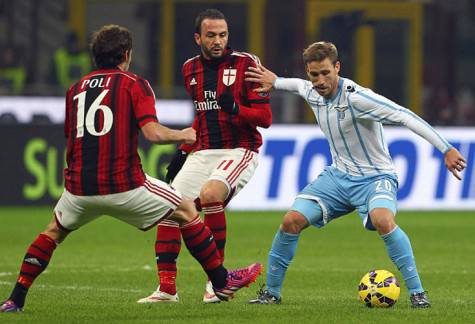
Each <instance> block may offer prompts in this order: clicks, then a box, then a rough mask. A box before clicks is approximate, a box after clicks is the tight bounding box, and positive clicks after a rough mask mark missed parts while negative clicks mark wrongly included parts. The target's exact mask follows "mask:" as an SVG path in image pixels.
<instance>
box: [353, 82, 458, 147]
mask: <svg viewBox="0 0 475 324" xmlns="http://www.w3.org/2000/svg"><path fill="white" fill-rule="evenodd" d="M348 103H349V105H350V107H351V108H352V109H353V110H354V112H355V114H356V118H361V119H370V120H375V121H379V122H382V123H389V124H397V125H404V126H406V127H407V128H409V129H410V130H411V131H413V132H414V133H416V134H418V135H419V136H421V137H423V138H424V139H426V140H427V141H428V142H429V143H431V144H432V145H434V146H435V147H436V148H437V149H438V150H439V151H441V152H442V153H444V154H445V153H446V152H447V151H448V150H450V148H452V145H450V144H449V143H448V142H447V140H446V139H445V138H443V137H442V135H441V134H440V133H439V132H437V131H436V130H435V129H434V128H432V127H431V126H430V125H429V124H428V123H427V122H426V121H425V120H423V119H422V118H420V117H419V116H417V115H416V114H415V113H413V112H412V111H410V110H409V109H407V108H404V107H403V106H400V105H398V104H397V103H395V102H393V101H391V100H389V99H388V98H386V97H384V96H381V95H379V94H377V93H375V92H373V91H372V90H370V89H366V88H362V89H360V90H357V91H355V92H353V93H351V94H350V95H349V97H348Z"/></svg>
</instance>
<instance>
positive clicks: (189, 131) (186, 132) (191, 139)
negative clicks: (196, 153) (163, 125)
mask: <svg viewBox="0 0 475 324" xmlns="http://www.w3.org/2000/svg"><path fill="white" fill-rule="evenodd" d="M181 132H182V135H183V143H185V144H187V145H192V144H193V143H195V142H196V131H195V130H194V129H193V128H191V127H188V128H185V129H182V131H181Z"/></svg>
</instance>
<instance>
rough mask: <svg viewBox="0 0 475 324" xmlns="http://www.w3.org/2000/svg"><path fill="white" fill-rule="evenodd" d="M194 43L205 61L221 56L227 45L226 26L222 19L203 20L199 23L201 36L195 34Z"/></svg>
mask: <svg viewBox="0 0 475 324" xmlns="http://www.w3.org/2000/svg"><path fill="white" fill-rule="evenodd" d="M195 41H196V43H197V44H198V45H199V46H200V47H201V52H202V53H203V56H204V57H205V58H207V59H213V58H219V57H221V56H223V54H224V50H225V49H226V46H227V45H228V24H227V23H226V20H224V19H205V20H203V22H202V23H201V34H197V33H195Z"/></svg>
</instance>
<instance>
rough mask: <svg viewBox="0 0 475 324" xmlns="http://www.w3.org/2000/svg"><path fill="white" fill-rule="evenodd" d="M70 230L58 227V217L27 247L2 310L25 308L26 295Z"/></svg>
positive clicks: (11, 310) (14, 310)
mask: <svg viewBox="0 0 475 324" xmlns="http://www.w3.org/2000/svg"><path fill="white" fill-rule="evenodd" d="M68 234H69V232H68V231H66V230H64V229H61V228H60V227H58V224H57V223H56V218H55V217H53V220H52V221H51V222H50V223H49V224H48V226H47V227H46V229H45V230H44V231H43V232H41V234H40V235H38V237H37V238H36V239H35V240H34V241H33V243H32V244H31V245H30V246H29V248H28V249H27V252H26V254H25V257H24V258H23V262H22V264H21V268H20V274H19V276H18V278H17V281H16V284H15V287H14V288H13V291H12V293H11V294H10V297H9V298H8V300H6V301H5V302H3V303H2V305H1V306H0V312H19V311H22V310H23V306H24V304H25V299H26V295H27V294H28V290H29V289H30V287H31V285H32V284H33V282H34V280H35V279H36V278H37V277H38V276H39V275H40V274H41V273H42V272H43V271H44V270H45V269H46V267H47V266H48V263H49V261H50V259H51V257H52V255H53V252H54V250H55V249H56V246H57V245H58V244H59V243H61V242H62V241H63V240H64V239H65V238H66V236H68Z"/></svg>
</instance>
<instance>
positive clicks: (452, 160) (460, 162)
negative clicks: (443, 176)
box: [445, 147, 467, 180]
mask: <svg viewBox="0 0 475 324" xmlns="http://www.w3.org/2000/svg"><path fill="white" fill-rule="evenodd" d="M445 166H446V167H447V169H448V170H449V171H450V172H452V174H453V175H454V176H455V177H456V178H457V179H459V180H462V177H461V176H460V174H459V172H461V171H463V169H465V167H466V166H467V162H466V161H465V159H464V157H463V156H462V154H460V152H459V151H458V150H457V149H456V148H455V147H452V148H451V149H450V150H448V151H447V153H445Z"/></svg>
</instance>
